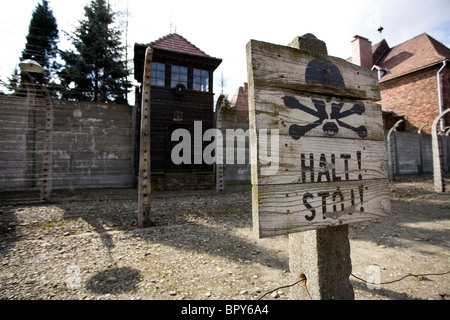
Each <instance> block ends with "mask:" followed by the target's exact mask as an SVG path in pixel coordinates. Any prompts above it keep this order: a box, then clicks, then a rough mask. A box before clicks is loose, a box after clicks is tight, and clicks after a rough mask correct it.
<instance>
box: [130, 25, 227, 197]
mask: <svg viewBox="0 0 450 320" xmlns="http://www.w3.org/2000/svg"><path fill="white" fill-rule="evenodd" d="M149 46H151V47H152V48H153V60H152V72H151V94H150V97H151V100H150V102H151V116H150V118H151V135H150V137H151V147H150V152H151V177H152V188H153V189H154V190H183V189H186V190H189V189H209V188H212V187H213V186H215V174H214V167H213V165H208V164H205V163H204V162H202V164H194V159H193V157H194V143H193V142H194V139H193V137H194V122H195V121H201V123H202V134H203V133H204V132H205V131H206V130H208V129H211V128H213V127H214V93H213V83H214V82H213V73H214V70H215V69H216V68H217V67H218V66H219V65H220V63H221V62H222V59H218V58H214V57H211V56H209V55H207V54H206V53H205V52H203V51H202V50H200V49H199V48H197V47H196V46H195V45H193V44H192V43H190V42H189V41H188V40H186V39H185V38H184V37H182V36H180V35H178V34H176V33H172V34H169V35H166V36H164V37H162V38H160V39H158V40H156V41H154V42H152V43H149V44H135V46H134V70H135V72H134V76H135V79H136V80H137V81H138V82H139V83H140V86H139V88H138V89H137V90H136V104H135V105H136V106H140V105H141V97H142V80H143V68H144V57H145V50H146V48H147V47H149ZM139 127H140V108H138V107H137V108H136V132H137V133H138V132H139V130H140V128H139ZM176 129H187V130H188V131H189V132H190V133H191V137H192V139H191V140H192V152H191V154H192V161H191V164H179V165H176V164H174V163H173V162H172V159H171V151H172V149H173V147H174V146H175V145H177V144H178V143H179V142H178V141H171V136H172V133H173V132H174V131H175V130H176ZM136 137H137V141H136V147H137V148H136V149H135V150H139V141H138V140H139V134H136ZM209 143H210V142H209ZM207 144H208V143H207V142H204V145H203V148H202V150H203V149H204V147H205V146H206V145H207ZM135 159H136V163H135V168H136V172H137V170H138V167H139V164H138V159H139V157H138V156H137V157H135Z"/></svg>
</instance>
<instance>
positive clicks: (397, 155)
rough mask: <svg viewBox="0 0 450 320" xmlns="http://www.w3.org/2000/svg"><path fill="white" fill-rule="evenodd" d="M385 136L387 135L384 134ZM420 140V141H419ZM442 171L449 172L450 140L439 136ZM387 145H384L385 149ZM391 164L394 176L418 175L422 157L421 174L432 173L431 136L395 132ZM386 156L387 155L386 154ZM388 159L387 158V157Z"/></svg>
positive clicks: (389, 162)
mask: <svg viewBox="0 0 450 320" xmlns="http://www.w3.org/2000/svg"><path fill="white" fill-rule="evenodd" d="M386 136H387V133H386ZM419 139H420V140H419ZM440 140H441V146H442V157H443V165H444V170H445V171H446V172H449V171H450V139H449V137H448V136H440ZM387 148H388V145H387V143H386V149H387ZM391 150H392V158H393V159H392V162H391V161H390V159H387V160H388V164H389V165H392V164H393V165H394V173H395V174H418V173H420V167H419V165H420V164H421V159H420V156H421V155H422V172H423V173H432V172H433V151H432V147H431V135H428V134H422V135H419V134H417V133H413V132H395V133H393V135H392V144H391ZM386 154H388V153H386ZM387 158H388V156H387ZM391 163H392V164H391Z"/></svg>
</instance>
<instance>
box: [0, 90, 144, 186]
mask: <svg viewBox="0 0 450 320" xmlns="http://www.w3.org/2000/svg"><path fill="white" fill-rule="evenodd" d="M53 113H54V125H53V165H52V169H53V186H54V187H67V186H73V187H75V188H94V187H128V186H132V185H133V184H134V180H135V178H134V173H133V148H134V125H133V123H134V122H133V118H132V113H133V107H130V106H126V105H115V104H101V103H86V102H73V101H62V100H53ZM44 126H45V102H44V100H43V99H29V98H23V97H6V96H5V97H0V189H10V188H32V187H39V186H40V175H41V167H42V150H43V148H44V142H43V141H44Z"/></svg>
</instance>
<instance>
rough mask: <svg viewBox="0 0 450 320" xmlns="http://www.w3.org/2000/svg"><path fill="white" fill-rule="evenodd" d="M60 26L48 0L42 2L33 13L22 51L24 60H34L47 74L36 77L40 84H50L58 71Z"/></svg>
mask: <svg viewBox="0 0 450 320" xmlns="http://www.w3.org/2000/svg"><path fill="white" fill-rule="evenodd" d="M58 41H59V32H58V24H57V22H56V19H55V17H54V16H53V11H52V9H51V8H50V7H49V4H48V1H47V0H42V3H39V4H38V5H37V6H36V8H35V10H34V11H33V14H32V17H31V21H30V25H29V27H28V35H27V43H26V44H25V49H24V50H23V51H22V59H21V60H24V59H33V60H35V61H36V62H38V63H39V64H40V65H41V66H42V67H44V70H45V72H46V73H45V74H43V75H35V76H34V78H35V79H36V80H37V81H38V82H39V83H41V84H42V83H44V84H48V83H49V82H50V79H51V77H52V76H53V74H54V73H55V72H56V71H57V69H58V64H57V63H56V57H57V53H58Z"/></svg>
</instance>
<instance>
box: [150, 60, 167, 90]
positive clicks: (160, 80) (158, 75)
mask: <svg viewBox="0 0 450 320" xmlns="http://www.w3.org/2000/svg"><path fill="white" fill-rule="evenodd" d="M150 83H151V85H152V86H160V87H164V86H165V85H166V65H165V64H164V63H159V62H152V72H151V81H150Z"/></svg>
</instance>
